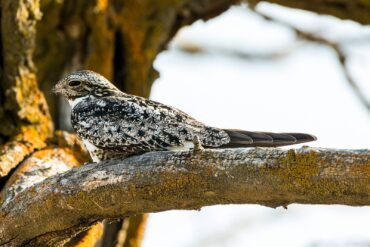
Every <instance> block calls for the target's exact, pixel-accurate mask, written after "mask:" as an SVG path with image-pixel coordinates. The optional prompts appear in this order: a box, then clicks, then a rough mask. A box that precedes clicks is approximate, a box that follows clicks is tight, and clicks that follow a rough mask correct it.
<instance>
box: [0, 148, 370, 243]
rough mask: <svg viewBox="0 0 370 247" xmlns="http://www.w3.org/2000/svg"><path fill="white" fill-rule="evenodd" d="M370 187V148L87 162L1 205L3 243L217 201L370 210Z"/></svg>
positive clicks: (208, 152)
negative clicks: (336, 205)
mask: <svg viewBox="0 0 370 247" xmlns="http://www.w3.org/2000/svg"><path fill="white" fill-rule="evenodd" d="M369 184H370V151H369V150H335V149H313V148H301V149H297V150H282V149H267V148H266V149H262V148H258V149H224V150H197V151H196V152H194V153H193V152H152V153H146V154H143V155H140V156H134V157H130V158H127V159H116V160H110V161H106V162H102V163H99V164H88V165H85V166H83V167H80V168H77V169H72V170H70V171H67V172H66V173H63V174H59V175H56V176H54V177H50V178H47V179H45V180H44V181H43V182H41V183H38V184H35V185H33V186H32V187H30V188H28V189H26V190H24V191H22V192H20V193H19V194H17V195H16V196H15V197H14V198H13V199H12V200H10V201H7V202H6V203H4V204H3V205H2V208H1V213H0V244H3V245H4V244H7V245H9V246H16V245H20V244H25V243H30V242H32V240H33V239H35V238H37V237H38V236H42V235H45V234H57V233H59V232H64V231H66V229H71V228H73V227H75V226H79V227H81V228H83V226H88V225H90V224H92V223H93V222H96V221H99V220H102V219H113V218H122V217H126V216H132V215H135V214H139V213H143V212H158V211H164V210H170V209H199V208H201V207H203V206H207V205H215V204H231V203H237V204H240V203H257V204H261V205H266V206H271V207H277V206H285V205H288V204H290V203H309V204H345V205H370V186H369ZM40 209H44V210H40ZM20 232H21V233H22V234H19V233H20Z"/></svg>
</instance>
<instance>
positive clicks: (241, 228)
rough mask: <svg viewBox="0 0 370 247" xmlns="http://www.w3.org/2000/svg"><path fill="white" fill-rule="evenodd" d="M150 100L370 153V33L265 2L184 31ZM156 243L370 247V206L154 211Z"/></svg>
mask: <svg viewBox="0 0 370 247" xmlns="http://www.w3.org/2000/svg"><path fill="white" fill-rule="evenodd" d="M154 66H155V68H156V69H157V70H158V71H159V72H160V77H159V79H157V80H156V81H155V83H154V85H153V87H152V91H151V95H150V97H151V99H154V100H157V101H160V102H163V103H166V104H169V105H172V106H175V107H177V108H179V109H181V110H183V111H185V112H187V113H189V114H190V115H192V116H194V117H196V118H197V119H199V120H201V121H203V122H205V123H207V124H210V125H214V126H218V127H223V128H240V129H248V130H261V131H276V132H279V131H282V132H286V131H293V132H294V131H298V132H307V133H311V134H314V135H316V136H317V137H318V141H316V142H314V143H309V145H310V146H315V147H328V148H351V149H362V148H369V147H370V108H369V103H368V102H369V101H368V99H369V98H370V28H369V27H364V26H361V25H359V24H357V23H355V22H352V21H343V20H339V19H337V18H334V17H331V16H319V15H317V14H313V13H310V12H306V11H301V10H295V9H294V10H293V9H289V8H285V7H281V6H277V5H274V4H268V3H261V4H259V5H258V7H257V8H256V9H255V11H252V10H251V9H249V8H247V6H243V5H242V6H234V7H231V8H230V9H229V10H228V11H226V12H224V13H223V14H221V15H220V16H218V17H216V18H213V19H211V20H208V21H206V22H204V21H197V22H195V23H194V24H192V25H191V26H188V27H184V28H182V29H181V30H180V31H179V32H178V34H177V35H176V36H175V38H174V39H173V40H172V42H171V43H170V46H169V49H168V50H166V51H164V52H162V53H161V54H160V55H159V56H158V57H157V58H156V60H155V63H154ZM143 246H144V247H151V246H163V247H167V246H168V247H169V246H179V247H190V246H199V247H200V246H209V247H211V246H230V247H231V246H302V247H303V246H305V247H324V246H325V247H328V246H341V247H342V246H358V247H359V246H361V247H362V246H364V247H365V246H370V207H347V206H332V205H331V206H322V205H290V206H289V207H288V209H287V210H286V209H283V208H278V209H270V208H267V207H263V206H258V205H240V206H238V205H231V206H213V207H206V208H203V209H201V210H200V211H169V212H163V213H156V214H151V215H150V217H149V221H148V225H147V230H146V233H145V236H144V242H143Z"/></svg>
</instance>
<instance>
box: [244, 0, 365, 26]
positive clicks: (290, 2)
mask: <svg viewBox="0 0 370 247" xmlns="http://www.w3.org/2000/svg"><path fill="white" fill-rule="evenodd" d="M265 1H266V2H271V3H276V4H280V5H283V6H287V7H291V8H297V9H304V10H309V11H313V12H316V13H319V14H325V15H332V16H335V17H338V18H341V19H348V20H353V21H357V22H359V23H361V24H364V25H368V24H370V1H369V0H350V1H348V0H311V1H305V0H265ZM259 2H262V1H261V0H248V3H249V4H251V5H256V4H257V3H259Z"/></svg>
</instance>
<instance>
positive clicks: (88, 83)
mask: <svg viewBox="0 0 370 247" xmlns="http://www.w3.org/2000/svg"><path fill="white" fill-rule="evenodd" d="M53 92H54V93H55V94H60V95H62V96H64V97H66V98H67V100H70V101H73V100H75V99H78V98H81V97H85V96H95V97H104V96H109V95H115V94H117V93H120V91H119V90H118V88H116V87H115V86H114V85H113V84H112V83H110V82H109V81H108V80H107V79H106V78H105V77H104V76H102V75H99V74H98V73H95V72H93V71H90V70H80V71H76V72H73V73H71V74H69V75H67V76H65V77H64V78H63V79H61V80H60V81H59V82H58V83H57V84H56V85H55V86H54V88H53Z"/></svg>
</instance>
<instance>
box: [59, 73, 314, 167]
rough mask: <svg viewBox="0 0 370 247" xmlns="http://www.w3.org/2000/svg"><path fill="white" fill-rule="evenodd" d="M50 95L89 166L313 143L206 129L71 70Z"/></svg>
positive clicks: (299, 136) (295, 136)
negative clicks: (63, 105) (154, 155)
mask: <svg viewBox="0 0 370 247" xmlns="http://www.w3.org/2000/svg"><path fill="white" fill-rule="evenodd" d="M54 92H56V93H59V94H62V95H63V96H65V97H66V98H67V99H68V101H69V103H70V105H71V107H72V115H71V122H72V127H73V128H74V130H75V131H76V132H77V135H78V136H79V137H80V138H81V139H82V140H83V141H84V143H85V145H86V148H87V149H88V150H89V152H90V155H91V157H92V158H93V160H94V161H96V162H98V161H101V160H106V159H110V158H114V157H117V156H123V157H127V156H130V155H135V154H140V153H145V152H149V151H161V150H187V149H189V148H192V147H193V146H194V145H193V141H194V140H195V138H196V141H197V142H198V141H199V143H200V144H201V146H203V147H205V148H225V147H227V148H235V147H277V146H284V145H291V144H297V143H303V142H308V141H313V140H316V138H315V137H314V136H312V135H309V134H303V133H270V132H251V131H244V130H234V129H220V128H215V127H210V126H207V125H205V124H203V123H201V122H199V121H197V120H195V119H194V118H192V117H191V116H189V115H188V114H186V113H184V112H182V111H180V110H178V109H176V108H173V107H170V106H167V105H164V104H161V103H159V102H155V101H152V100H149V99H145V98H142V97H138V96H134V95H129V94H126V93H123V92H121V91H120V90H118V89H117V88H116V87H115V86H114V85H113V84H111V83H110V82H109V81H108V80H107V79H106V78H104V77H103V76H101V75H99V74H97V73H95V72H92V71H88V70H83V71H77V72H74V73H71V74H69V75H68V76H66V77H65V78H63V79H62V80H60V81H59V82H58V83H57V85H56V86H55V88H54Z"/></svg>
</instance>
